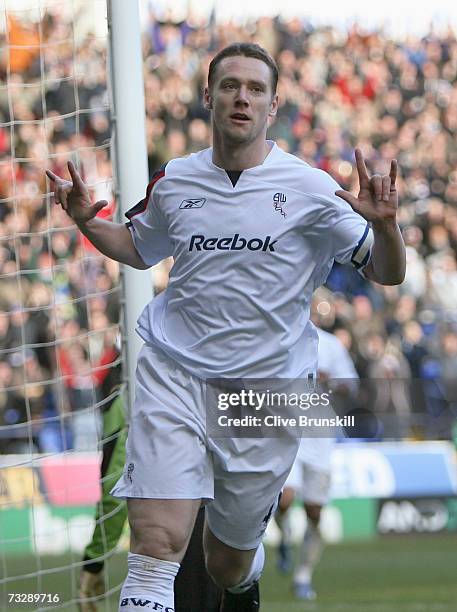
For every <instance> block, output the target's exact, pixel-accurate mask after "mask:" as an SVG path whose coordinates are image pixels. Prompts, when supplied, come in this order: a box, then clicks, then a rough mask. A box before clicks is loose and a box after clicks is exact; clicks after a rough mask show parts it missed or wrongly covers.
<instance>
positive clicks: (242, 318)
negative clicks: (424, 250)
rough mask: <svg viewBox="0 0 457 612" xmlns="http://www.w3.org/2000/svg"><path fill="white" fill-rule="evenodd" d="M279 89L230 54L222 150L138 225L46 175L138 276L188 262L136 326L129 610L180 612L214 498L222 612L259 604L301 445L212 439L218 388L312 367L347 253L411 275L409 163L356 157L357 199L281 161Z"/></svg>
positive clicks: (155, 185)
mask: <svg viewBox="0 0 457 612" xmlns="http://www.w3.org/2000/svg"><path fill="white" fill-rule="evenodd" d="M277 81H278V69H277V66H276V63H275V62H274V60H273V59H272V58H271V57H270V56H269V55H268V53H267V52H266V51H265V50H264V49H262V48H261V47H259V46H258V45H255V44H252V43H236V44H233V45H230V46H229V47H226V48H225V49H222V50H221V51H219V53H218V54H217V55H216V56H215V57H214V58H213V60H212V62H211V63H210V66H209V73H208V87H207V88H206V90H205V94H204V103H205V106H206V108H207V109H208V110H210V111H211V125H212V136H213V146H212V147H211V148H209V149H205V150H203V151H200V152H198V153H195V154H191V155H189V156H188V157H185V158H179V159H174V160H171V161H170V162H168V164H167V165H166V167H164V168H163V169H162V170H161V171H160V172H158V173H157V174H156V175H155V177H154V179H153V181H152V182H151V183H150V185H149V187H148V190H147V194H146V197H145V198H144V199H143V200H142V201H141V202H139V203H138V204H137V205H136V206H135V207H134V208H133V209H131V211H130V212H129V213H128V214H127V217H128V219H129V222H128V224H127V225H123V224H116V223H113V222H110V221H106V220H103V219H99V218H97V216H96V215H97V213H98V212H99V211H100V210H101V209H102V208H103V207H104V206H105V205H106V202H104V201H99V202H96V203H95V204H93V203H92V202H91V200H90V196H89V192H88V189H87V186H86V185H85V184H84V182H83V180H82V179H81V176H80V175H79V173H78V172H77V170H76V168H75V166H74V165H73V164H72V163H71V162H69V164H68V169H69V172H70V176H71V180H70V181H67V180H64V179H63V178H61V177H59V176H57V175H55V174H54V173H53V172H51V171H47V175H48V177H49V178H50V180H51V181H52V183H53V186H54V195H55V200H56V203H58V204H61V205H62V207H63V208H64V209H65V210H66V211H67V213H68V214H69V215H70V216H71V217H72V219H73V220H74V221H75V222H76V224H77V225H78V227H79V229H80V230H81V231H82V233H83V234H84V235H85V236H86V237H87V238H88V239H89V240H90V241H91V242H92V243H93V244H94V246H96V247H97V248H98V249H99V250H100V251H101V252H102V253H104V254H105V255H107V256H108V257H111V258H113V259H115V260H117V261H120V262H121V263H124V264H127V265H131V266H133V267H136V268H139V269H146V268H148V267H150V266H152V265H154V264H156V263H158V262H159V261H161V260H162V259H165V258H166V257H169V256H173V258H174V265H173V268H172V270H171V274H170V282H169V284H168V287H167V289H166V290H165V291H164V292H163V293H161V294H160V295H159V296H157V298H154V300H152V302H151V303H149V304H148V305H147V306H146V307H145V309H144V311H143V313H142V315H141V316H140V319H139V321H138V332H139V334H140V336H141V337H142V338H143V340H144V341H145V344H144V345H143V348H142V350H141V353H140V356H139V359H138V367H137V378H136V401H135V404H134V406H133V407H132V410H131V420H130V423H129V435H128V440H127V461H126V466H125V469H124V473H123V476H122V478H121V479H120V480H119V482H118V483H117V485H116V487H115V489H114V490H113V493H114V494H115V495H117V496H119V497H125V498H127V505H128V515H129V522H130V526H131V534H132V538H131V552H130V554H129V559H128V566H129V569H128V574H127V578H126V580H125V582H124V586H123V588H122V591H121V599H120V603H119V610H121V611H123V612H133V611H134V610H138V607H139V606H142V607H145V608H147V607H149V608H150V609H159V610H163V611H164V612H173V610H174V593H173V589H174V581H175V577H176V574H177V573H178V570H179V567H180V563H181V561H182V559H183V556H184V553H185V551H186V549H187V545H188V542H189V539H190V536H191V533H192V529H193V526H194V523H195V519H196V517H197V514H198V511H199V509H200V506H201V504H202V502H203V503H206V515H205V521H206V522H205V531H204V549H205V559H206V566H207V569H208V572H209V574H210V575H211V577H212V578H213V580H214V581H215V582H216V584H217V585H218V586H219V587H220V588H222V589H224V594H223V601H222V606H221V612H230V611H236V612H254V611H256V610H258V609H259V591H258V581H259V578H260V575H261V573H262V569H263V564H264V550H263V545H262V537H263V534H264V531H265V528H266V523H268V520H269V518H270V517H271V515H272V513H274V511H275V507H276V504H277V499H278V495H279V493H280V491H281V489H282V487H283V485H284V483H285V481H286V478H287V476H288V474H289V471H290V469H291V467H292V464H293V461H294V459H295V456H296V453H297V450H298V441H291V440H290V439H289V438H287V437H283V438H281V437H277V438H268V439H267V438H264V439H262V438H256V439H252V438H237V437H231V438H230V437H228V438H216V437H209V436H208V435H207V431H206V381H207V380H208V379H214V378H217V379H219V380H220V379H224V378H225V379H237V380H239V379H245V378H256V379H266V378H269V379H293V380H299V381H300V380H307V379H308V377H309V376H310V375H311V376H312V375H313V374H315V372H316V368H317V363H316V361H317V333H316V331H315V328H314V326H313V325H312V324H311V323H310V321H309V309H310V301H311V296H312V293H313V291H314V290H315V289H316V288H317V287H318V286H320V285H321V284H323V283H324V282H325V280H326V278H327V275H328V273H329V272H330V270H331V267H332V265H333V262H334V261H335V260H337V261H338V262H340V263H344V264H351V265H353V266H355V267H356V268H359V269H361V270H363V273H364V275H365V276H366V277H367V278H369V279H371V280H373V281H376V282H378V283H381V284H398V283H401V282H402V281H403V279H404V275H405V248H404V244H403V240H402V237H401V233H400V230H399V227H398V225H397V221H396V214H397V208H398V196H397V191H396V186H395V181H396V176H397V164H396V161H395V160H394V161H392V163H391V167H390V172H389V174H386V175H384V176H381V175H374V176H372V177H370V176H369V175H368V172H367V169H366V167H365V163H364V160H363V157H362V153H361V151H359V150H356V162H357V172H358V175H359V181H360V191H359V194H358V197H355V196H353V195H352V194H350V193H348V192H345V191H343V190H341V189H339V186H338V184H337V183H336V182H335V181H334V180H333V179H332V178H331V177H330V176H329V175H328V174H326V173H325V172H323V171H321V170H317V169H315V168H311V167H310V166H309V165H308V164H306V163H304V162H303V161H301V160H299V159H298V158H297V157H294V156H293V155H289V154H288V153H285V152H284V151H282V150H281V149H280V148H279V147H278V146H277V145H276V144H275V143H274V142H272V141H268V140H267V139H266V133H267V128H268V124H269V122H270V120H272V119H273V118H274V117H275V115H276V112H277V109H278V96H277V93H276V86H277ZM369 224H371V226H370V225H369ZM151 466H154V468H155V469H151Z"/></svg>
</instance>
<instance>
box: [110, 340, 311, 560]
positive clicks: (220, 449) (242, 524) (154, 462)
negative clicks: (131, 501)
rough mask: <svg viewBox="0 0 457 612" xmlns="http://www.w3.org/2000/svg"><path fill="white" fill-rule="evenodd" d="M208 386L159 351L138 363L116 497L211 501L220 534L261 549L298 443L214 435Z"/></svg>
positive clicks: (147, 349) (212, 522) (211, 522)
mask: <svg viewBox="0 0 457 612" xmlns="http://www.w3.org/2000/svg"><path fill="white" fill-rule="evenodd" d="M205 404H206V401H205V382H204V381H203V380H202V379H200V378H198V377H196V376H194V375H192V374H190V373H189V372H187V371H186V370H184V369H183V368H182V367H181V366H180V365H179V364H178V363H177V362H176V361H174V360H172V359H170V358H169V357H168V356H167V355H165V353H164V352H163V351H162V350H160V349H158V348H157V347H154V346H151V345H144V346H143V348H142V349H141V352H140V355H139V358H138V367H137V379H136V393H135V402H134V406H133V408H132V410H131V414H130V423H129V433H128V438H127V445H126V451H127V453H126V464H125V468H124V472H123V475H122V476H121V478H120V480H119V481H118V482H117V484H116V486H115V487H114V489H113V490H112V494H113V495H114V496H115V497H124V498H129V497H139V498H147V499H203V500H212V501H208V504H207V506H206V518H207V521H208V526H209V528H210V530H211V531H212V533H213V534H214V535H215V536H216V537H217V538H219V540H221V541H222V542H224V543H225V544H227V545H229V546H232V547H233V548H237V549H240V550H249V549H253V548H256V547H257V546H258V545H259V543H260V541H261V539H262V536H263V534H264V532H265V529H266V527H267V524H268V521H269V519H270V518H271V517H272V516H273V514H274V512H275V509H276V504H277V500H278V495H279V493H280V491H281V489H282V487H283V485H284V483H285V481H286V478H287V475H288V473H289V471H290V468H291V466H292V464H293V462H294V459H295V456H296V454H297V450H298V446H299V442H300V440H299V439H294V438H289V437H288V438H280V437H278V438H209V437H208V436H207V433H206V427H205V424H206V413H205Z"/></svg>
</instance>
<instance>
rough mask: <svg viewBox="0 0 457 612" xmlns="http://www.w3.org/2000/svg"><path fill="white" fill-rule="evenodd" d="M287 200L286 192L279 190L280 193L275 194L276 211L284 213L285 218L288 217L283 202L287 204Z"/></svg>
mask: <svg viewBox="0 0 457 612" xmlns="http://www.w3.org/2000/svg"><path fill="white" fill-rule="evenodd" d="M286 201H287V198H286V195H285V194H284V193H281V192H279V191H278V193H275V194H274V196H273V206H274V209H275V210H276V211H278V212H279V214H280V215H282V216H283V217H284V218H286V213H285V211H284V209H283V204H285V203H286Z"/></svg>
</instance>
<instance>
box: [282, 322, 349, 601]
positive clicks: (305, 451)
mask: <svg viewBox="0 0 457 612" xmlns="http://www.w3.org/2000/svg"><path fill="white" fill-rule="evenodd" d="M317 333H318V335H319V348H318V378H319V380H320V381H321V382H325V381H328V384H329V386H330V388H331V389H332V397H333V398H334V401H335V398H336V401H338V397H340V398H341V400H342V401H345V400H347V398H348V396H350V395H352V396H353V395H354V394H355V393H356V391H357V387H358V374H357V371H356V369H355V367H354V363H353V361H352V358H351V356H350V354H349V352H348V351H347V349H346V348H345V346H344V345H343V343H342V342H341V341H340V340H339V339H338V338H337V337H336V336H334V335H333V334H330V333H328V332H326V331H324V330H322V329H320V328H317ZM333 444H334V439H333V438H330V437H327V438H314V437H307V438H305V437H304V438H302V440H301V442H300V447H299V449H298V454H297V458H296V459H295V462H294V465H293V467H292V470H291V472H290V474H289V477H288V479H287V481H286V484H285V487H284V489H283V493H282V496H281V500H280V502H279V507H278V511H277V513H276V522H277V524H278V526H279V528H280V531H281V541H280V543H279V547H278V569H279V570H280V571H282V572H288V571H289V570H290V569H291V565H292V559H291V551H290V545H289V542H288V539H289V536H290V533H288V532H289V530H290V527H289V525H288V521H287V518H288V517H287V512H288V510H289V508H290V506H291V505H292V502H293V501H294V498H295V497H298V499H299V500H300V501H301V502H303V506H304V509H305V513H306V529H305V534H304V538H303V540H302V542H301V544H300V550H299V559H298V564H297V566H296V568H295V572H294V592H295V595H296V596H297V597H298V598H300V599H306V600H314V599H315V598H316V593H315V591H314V589H313V587H312V577H313V571H314V568H315V567H316V564H317V563H318V561H319V559H320V556H321V553H322V537H321V534H320V530H319V522H320V518H321V512H322V508H323V506H325V505H326V504H327V503H328V501H329V492H330V484H331V473H330V460H331V453H332V447H333Z"/></svg>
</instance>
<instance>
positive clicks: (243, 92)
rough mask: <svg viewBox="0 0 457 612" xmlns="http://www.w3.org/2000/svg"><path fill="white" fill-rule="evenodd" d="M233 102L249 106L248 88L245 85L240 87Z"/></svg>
mask: <svg viewBox="0 0 457 612" xmlns="http://www.w3.org/2000/svg"><path fill="white" fill-rule="evenodd" d="M235 102H239V103H241V104H249V98H248V88H247V87H246V85H240V87H239V89H238V93H237V96H236V98H235Z"/></svg>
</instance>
